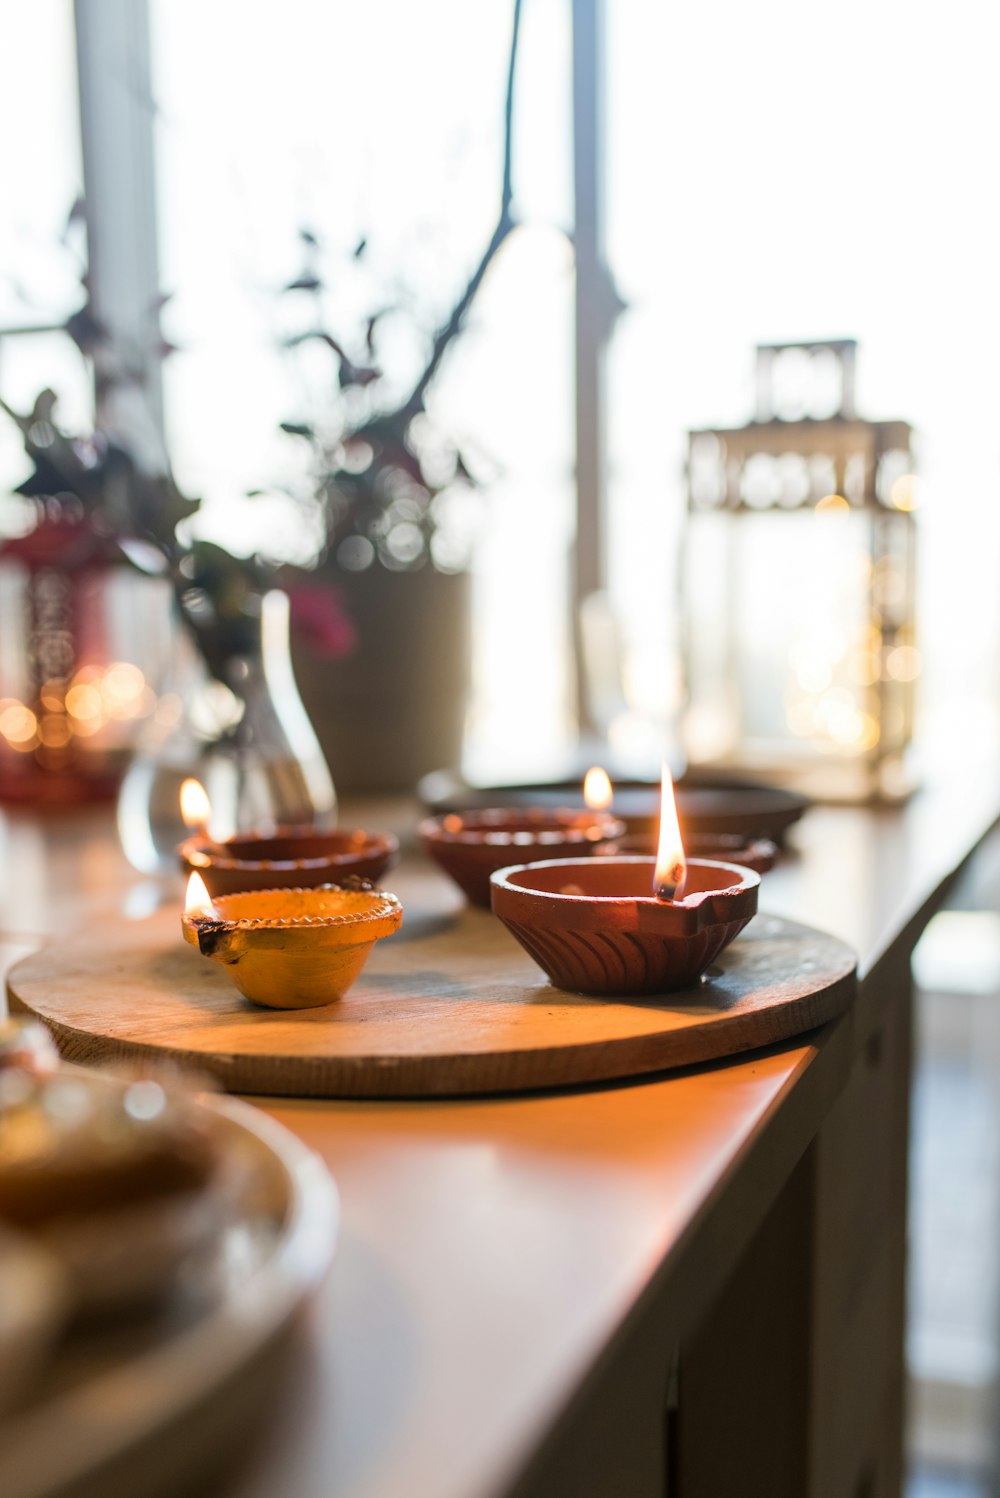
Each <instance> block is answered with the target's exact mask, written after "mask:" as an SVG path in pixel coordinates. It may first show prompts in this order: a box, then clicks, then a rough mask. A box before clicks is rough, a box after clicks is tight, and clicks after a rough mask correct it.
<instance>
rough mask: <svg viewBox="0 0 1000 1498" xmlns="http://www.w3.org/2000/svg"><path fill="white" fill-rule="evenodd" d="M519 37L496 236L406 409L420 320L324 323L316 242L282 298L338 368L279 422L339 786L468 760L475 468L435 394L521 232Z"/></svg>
mask: <svg viewBox="0 0 1000 1498" xmlns="http://www.w3.org/2000/svg"><path fill="white" fill-rule="evenodd" d="M519 29H520V0H516V3H515V6H514V13H513V24H512V33H511V47H510V53H509V59H508V67H507V84H506V96H505V110H504V132H503V169H502V186H501V193H500V206H499V211H498V215H497V219H496V223H495V226H494V229H493V232H492V234H491V236H490V239H489V241H488V243H487V245H486V247H485V249H484V250H483V252H482V254H481V256H480V257H479V260H478V262H477V264H476V266H475V269H474V270H473V272H472V275H471V276H470V277H469V280H468V283H467V284H466V286H465V287H464V289H463V290H462V292H461V294H460V296H459V297H458V299H457V300H456V302H455V304H454V306H453V307H452V309H451V311H450V313H449V314H448V316H447V317H445V318H444V319H443V321H442V322H441V324H440V326H439V327H438V328H437V329H436V330H435V331H433V333H431V334H430V335H429V336H427V337H426V352H425V357H424V358H423V360H422V364H421V368H420V372H419V375H418V376H417V378H416V379H415V380H414V381H413V382H412V384H410V385H409V386H408V387H407V389H406V391H405V394H404V395H403V396H402V398H399V395H398V392H397V394H396V395H395V397H394V396H393V395H392V394H391V391H392V382H391V380H390V379H389V378H387V374H386V369H385V366H384V363H383V360H382V357H381V355H382V330H383V327H384V325H385V323H386V322H387V321H391V319H393V318H395V319H396V320H397V322H398V319H399V318H400V317H401V316H402V317H410V320H411V322H412V317H411V315H410V314H409V313H408V312H407V310H406V309H401V308H400V307H398V306H396V305H391V304H387V303H386V301H385V300H384V299H380V298H378V297H375V298H374V299H373V300H372V301H371V302H370V303H369V305H368V306H367V307H366V310H365V311H364V312H363V313H362V314H361V315H360V316H359V317H358V318H357V319H356V321H355V324H354V326H353V327H352V328H349V329H344V328H342V327H336V328H334V327H332V326H330V320H329V318H328V316H327V313H326V296H325V293H326V290H327V280H328V277H327V276H326V275H325V274H324V270H323V256H322V247H321V246H320V244H319V243H318V241H317V238H316V236H315V235H314V234H312V233H311V232H310V231H308V230H304V231H302V236H301V237H302V247H303V264H302V268H301V271H300V273H299V274H298V275H297V276H296V277H295V279H294V280H293V281H292V282H291V283H290V284H289V286H287V287H286V288H285V294H286V295H288V296H295V297H298V298H301V297H303V296H304V297H307V298H309V299H310V301H311V307H312V317H311V320H310V322H309V324H308V326H307V327H306V329H305V330H304V331H302V332H298V333H296V334H294V335H293V336H292V337H290V338H288V339H286V340H285V347H286V348H287V349H288V351H289V354H290V355H291V356H292V357H294V356H295V355H296V354H297V353H300V352H301V351H303V350H304V349H305V348H306V346H310V348H312V347H314V346H319V348H320V349H322V350H323V351H325V353H326V354H327V355H328V359H329V377H328V382H327V387H326V389H325V390H324V389H317V388H316V387H315V386H313V387H312V388H311V392H310V394H311V409H310V410H309V411H308V412H304V411H303V412H300V413H299V415H298V416H297V417H296V419H294V420H289V421H287V422H284V423H283V424H282V429H283V431H284V432H285V433H286V434H287V436H288V438H289V441H294V442H296V443H299V444H304V445H305V449H306V458H307V473H306V480H305V483H304V484H303V483H299V484H298V485H294V484H293V485H287V484H285V485H281V486H278V487H281V488H283V489H284V491H285V492H287V493H292V494H293V495H295V497H297V498H299V499H300V500H302V502H303V505H304V506H305V507H306V508H307V509H308V510H309V511H310V512H311V515H310V519H311V521H312V523H314V524H316V525H317V530H318V532H319V535H320V549H319V557H318V560H317V564H316V566H315V568H314V569H313V570H312V571H311V572H309V573H304V574H303V573H299V574H296V575H289V574H286V579H287V580H286V585H287V586H288V589H289V592H290V595H291V601H292V617H293V627H294V636H293V637H294V642H295V643H294V659H295V670H296V675H297V678H298V681H299V686H300V689H301V691H302V696H303V700H304V701H305V704H306V707H307V710H308V711H309V714H310V717H311V718H312V720H313V723H314V725H315V726H316V729H317V732H318V734H319V738H320V742H321V743H322V745H323V747H324V750H325V752H326V754H327V758H328V761H329V763H330V765H331V766H332V769H333V772H334V775H335V777H336V779H337V782H338V784H339V785H340V786H341V788H342V789H344V788H351V789H376V788H377V789H385V788H390V787H412V785H413V784H414V782H415V780H416V779H417V778H418V777H419V775H420V774H421V773H423V772H424V771H426V770H429V769H431V768H434V767H435V766H437V765H442V764H448V763H454V762H456V761H457V759H458V757H459V752H460V748H461V740H462V731H463V726H464V717H465V708H466V698H467V692H468V684H469V666H470V650H469V606H470V591H471V590H470V578H469V572H468V565H469V556H468V551H467V549H463V545H462V539H461V538H460V537H458V536H456V534H455V531H454V529H453V526H452V520H453V518H454V515H455V513H456V509H460V507H461V505H462V503H463V500H467V499H468V498H469V495H470V491H471V490H472V489H473V488H474V487H475V485H476V482H477V476H478V472H479V471H481V462H477V460H476V459H475V458H474V457H473V456H472V455H470V453H468V452H467V451H466V450H465V449H464V448H463V447H462V446H461V445H460V444H459V443H458V442H456V441H455V440H454V439H453V438H452V437H451V436H450V435H449V434H448V433H445V432H442V431H441V430H440V429H439V428H438V427H437V425H436V423H435V421H434V419H433V413H432V411H431V410H429V407H428V393H429V391H430V390H431V387H432V385H433V382H434V380H435V377H436V376H437V373H438V371H439V369H440V367H441V365H442V362H443V361H444V359H445V358H446V356H447V354H448V351H449V349H450V348H451V347H452V345H453V343H454V341H455V340H456V339H457V338H458V336H459V335H460V333H461V332H462V330H463V328H464V327H465V324H466V320H467V318H468V315H469V312H470V309H471V308H472V306H473V303H474V301H475V299H476V296H477V294H478V292H479V288H480V286H481V285H482V282H483V280H484V278H485V276H486V273H487V271H488V270H489V268H490V266H491V265H492V263H493V261H494V259H495V257H496V255H497V253H498V252H499V250H500V249H501V247H502V245H503V244H504V242H505V241H506V239H507V237H508V236H509V234H510V233H511V231H512V229H513V228H514V226H515V219H514V215H513V211H512V186H511V155H512V151H511V144H512V110H513V90H514V74H515V64H516V58H517V44H518V34H519ZM366 254H367V242H366V240H364V239H362V240H361V241H360V242H359V244H358V245H357V246H356V248H355V250H354V252H353V255H352V256H351V257H350V258H351V260H353V262H354V266H353V269H355V270H357V269H361V270H363V269H364V263H365V257H366ZM344 269H345V267H340V268H339V270H340V273H341V275H342V274H343V272H344ZM346 269H348V270H351V269H352V267H351V266H348V267H346ZM411 331H412V329H411ZM420 331H421V330H419V329H416V332H417V335H418V336H420ZM317 522H318V524H317ZM331 599H332V600H336V601H338V602H339V603H341V604H342V605H343V612H345V613H346V614H347V616H348V618H349V619H350V621H351V623H352V626H353V628H352V638H351V640H350V641H348V642H347V646H346V648H345V640H344V634H343V629H342V624H341V622H340V620H341V615H340V610H339V609H335V610H334V611H333V612H332V627H331V628H330V629H329V630H327V629H326V628H325V625H324V609H325V604H324V600H325V601H326V603H327V605H328V604H329V601H330V600H331ZM295 626H297V627H295Z"/></svg>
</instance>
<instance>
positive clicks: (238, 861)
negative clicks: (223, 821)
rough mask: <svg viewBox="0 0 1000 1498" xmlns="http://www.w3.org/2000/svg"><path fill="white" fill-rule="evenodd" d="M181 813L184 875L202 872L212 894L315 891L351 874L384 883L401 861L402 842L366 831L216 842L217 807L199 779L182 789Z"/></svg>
mask: <svg viewBox="0 0 1000 1498" xmlns="http://www.w3.org/2000/svg"><path fill="white" fill-rule="evenodd" d="M181 815H182V816H183V818H184V821H185V824H186V825H187V826H188V827H189V828H191V829H192V835H191V836H190V837H188V838H186V839H185V840H184V842H182V843H181V845H180V847H179V848H178V849H177V856H178V858H179V859H180V863H181V868H182V869H183V871H184V873H186V874H189V875H190V874H192V873H198V874H200V875H201V877H202V879H203V880H204V881H205V886H206V888H207V889H208V892H209V894H210V895H211V896H213V897H215V896H218V895H231V894H236V893H238V892H239V891H241V890H267V889H287V888H290V887H295V888H298V889H312V888H315V887H316V886H317V885H320V884H331V883H336V882H337V881H338V880H341V879H344V878H345V877H346V876H348V875H356V876H357V877H358V878H359V879H378V878H379V877H380V876H381V875H382V874H384V873H385V871H386V869H388V868H389V867H390V866H391V864H393V863H394V862H395V859H396V855H397V853H398V852H399V842H398V840H397V839H396V838H394V837H392V836H391V835H390V834H389V833H385V832H366V831H364V830H363V829H362V828H354V829H341V830H337V831H333V832H323V831H320V830H318V829H316V828H314V827H276V828H275V829H274V831H273V832H268V833H266V834H265V833H263V832H251V833H246V834H243V833H240V834H237V835H236V836H234V837H227V838H223V839H220V840H218V841H216V840H215V839H213V838H212V837H211V835H210V834H209V831H208V823H209V819H210V817H211V806H210V804H209V800H208V797H207V795H206V794H205V791H204V790H203V788H202V786H201V785H200V784H199V782H198V781H197V780H185V782H184V784H183V785H182V786H181Z"/></svg>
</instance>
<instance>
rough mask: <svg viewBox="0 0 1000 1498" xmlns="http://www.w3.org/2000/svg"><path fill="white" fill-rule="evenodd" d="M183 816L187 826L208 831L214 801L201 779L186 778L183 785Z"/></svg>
mask: <svg viewBox="0 0 1000 1498" xmlns="http://www.w3.org/2000/svg"><path fill="white" fill-rule="evenodd" d="M181 816H182V817H183V818H184V825H185V827H192V828H194V829H196V830H197V831H200V832H207V831H208V824H209V820H210V819H211V816H212V803H211V801H209V799H208V794H207V792H206V790H205V787H204V786H203V785H202V783H201V781H200V780H185V782H184V784H183V785H182V786H181Z"/></svg>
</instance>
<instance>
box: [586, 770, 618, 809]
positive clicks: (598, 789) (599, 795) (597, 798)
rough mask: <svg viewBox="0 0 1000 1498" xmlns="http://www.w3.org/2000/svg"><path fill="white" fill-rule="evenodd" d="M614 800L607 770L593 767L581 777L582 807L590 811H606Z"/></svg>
mask: <svg viewBox="0 0 1000 1498" xmlns="http://www.w3.org/2000/svg"><path fill="white" fill-rule="evenodd" d="M614 798H615V793H614V790H613V789H612V785H611V781H610V780H609V778H608V772H607V770H602V769H601V767H600V765H593V766H592V767H591V768H590V769H589V770H588V771H587V773H586V775H585V776H584V777H583V800H584V805H586V806H588V807H589V808H590V810H591V811H607V809H608V807H609V806H610V805H611V803H612V801H613V800H614Z"/></svg>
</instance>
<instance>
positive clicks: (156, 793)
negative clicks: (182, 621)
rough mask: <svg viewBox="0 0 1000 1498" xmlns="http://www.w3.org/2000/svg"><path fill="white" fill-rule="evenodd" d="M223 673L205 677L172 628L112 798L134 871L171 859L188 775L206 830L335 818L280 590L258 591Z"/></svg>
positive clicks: (165, 866)
mask: <svg viewBox="0 0 1000 1498" xmlns="http://www.w3.org/2000/svg"><path fill="white" fill-rule="evenodd" d="M226 674H227V680H226V681H225V682H223V681H219V680H216V679H215V678H213V677H212V676H211V675H210V674H209V673H208V671H207V670H206V668H205V666H204V663H203V662H202V661H201V659H200V657H199V655H198V652H197V650H196V648H195V647H194V645H193V643H192V642H191V641H190V640H189V639H188V638H187V635H186V634H184V633H182V632H178V637H177V643H176V649H175V652H174V657H173V660H172V663H171V670H170V676H169V679H168V680H166V681H165V682H164V683H163V688H162V690H161V693H160V699H159V703H158V705H157V709H156V712H155V714H154V715H153V718H152V720H151V723H150V726H149V730H148V732H147V735H146V738H145V740H144V741H142V742H140V744H139V746H138V750H137V753H136V756H135V758H134V760H133V761H132V764H131V766H130V767H129V770H128V772H127V774H126V776H125V779H124V781H123V783H122V788H121V793H120V795H119V798H118V830H119V835H120V837H121V841H122V847H123V848H124V850H125V856H126V857H127V858H128V860H129V862H130V863H131V864H132V865H133V867H135V868H137V869H139V870H140V871H141V872H143V873H147V874H154V873H161V872H166V871H168V870H170V869H173V868H175V867H176V848H177V844H178V843H179V842H180V841H181V840H182V839H183V837H184V836H185V834H186V829H185V827H184V823H183V820H182V818H181V813H180V788H181V785H182V783H183V782H184V781H185V780H186V779H187V778H188V777H189V776H194V777H195V778H196V779H198V780H200V781H201V783H202V784H203V785H204V787H205V789H206V791H207V792H208V796H209V800H210V801H211V803H212V818H211V823H210V831H211V833H212V835H213V836H214V837H216V838H223V837H229V836H231V835H232V834H233V833H235V832H246V831H250V830H252V829H265V830H266V829H268V828H271V827H275V826H279V825H281V826H289V825H293V824H299V825H302V824H312V825H315V826H320V827H323V826H331V825H333V824H334V822H335V821H336V806H337V802H336V795H335V793H334V789H333V782H332V780H331V778H330V772H329V770H328V769H327V765H326V761H325V760H324V758H323V754H322V751H321V750H320V747H319V743H318V741H317V739H316V735H315V733H314V732H313V729H312V725H311V724H310V722H309V719H308V717H307V716H306V711H305V708H304V707H303V706H302V700H301V698H300V696H299V692H298V688H297V686H296V684H295V677H294V675H293V672H292V665H291V657H290V654H289V648H288V598H287V596H286V595H285V594H284V593H282V592H279V591H273V592H270V593H267V594H265V596H264V598H263V599H262V600H261V614H260V634H259V640H258V639H257V638H255V639H254V641H253V644H252V647H251V648H250V649H248V650H247V651H246V652H245V653H243V654H240V655H238V656H234V657H233V658H232V660H231V661H230V662H229V663H228V665H227V672H226Z"/></svg>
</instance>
